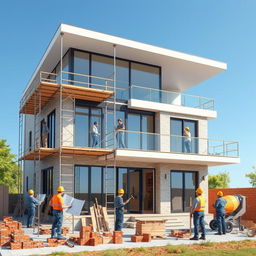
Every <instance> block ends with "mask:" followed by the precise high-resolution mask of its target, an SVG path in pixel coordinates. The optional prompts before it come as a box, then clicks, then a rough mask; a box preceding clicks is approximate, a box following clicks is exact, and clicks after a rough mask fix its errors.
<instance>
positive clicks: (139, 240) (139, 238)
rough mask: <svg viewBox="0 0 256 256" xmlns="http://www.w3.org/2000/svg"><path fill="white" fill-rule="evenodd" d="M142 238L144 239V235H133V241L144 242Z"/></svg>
mask: <svg viewBox="0 0 256 256" xmlns="http://www.w3.org/2000/svg"><path fill="white" fill-rule="evenodd" d="M142 240H143V236H132V237H131V241H132V242H135V243H138V242H142Z"/></svg>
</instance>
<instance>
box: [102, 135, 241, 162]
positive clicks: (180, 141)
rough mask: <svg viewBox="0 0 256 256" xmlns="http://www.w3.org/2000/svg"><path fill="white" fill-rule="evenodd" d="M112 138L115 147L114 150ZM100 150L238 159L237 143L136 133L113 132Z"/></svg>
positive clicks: (105, 139) (103, 142) (105, 138)
mask: <svg viewBox="0 0 256 256" xmlns="http://www.w3.org/2000/svg"><path fill="white" fill-rule="evenodd" d="M114 136H115V138H116V147H115V148H114V142H113V141H114ZM100 145H101V147H102V148H111V149H130V150H142V151H158V152H169V153H184V154H196V155H205V156H220V157H239V143H238V142H237V141H225V140H217V139H209V138H198V137H190V138H188V137H186V136H179V135H172V134H171V135H169V134H159V133H148V132H138V131H130V130H122V131H113V132H109V133H108V134H106V135H105V137H104V138H103V139H102V140H101V144H100Z"/></svg>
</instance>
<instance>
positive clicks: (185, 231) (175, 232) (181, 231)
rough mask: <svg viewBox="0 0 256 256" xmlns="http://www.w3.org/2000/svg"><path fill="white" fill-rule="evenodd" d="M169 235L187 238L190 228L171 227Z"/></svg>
mask: <svg viewBox="0 0 256 256" xmlns="http://www.w3.org/2000/svg"><path fill="white" fill-rule="evenodd" d="M170 237H176V238H177V239H178V238H189V237H190V230H189V229H173V230H171V233H170Z"/></svg>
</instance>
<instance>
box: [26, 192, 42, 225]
mask: <svg viewBox="0 0 256 256" xmlns="http://www.w3.org/2000/svg"><path fill="white" fill-rule="evenodd" d="M28 194H29V197H28V198H27V212H28V220H27V227H28V228H32V227H33V223H34V218H35V213H36V206H37V205H39V201H38V200H37V199H36V198H35V197H34V194H35V193H34V190H33V189H29V190H28Z"/></svg>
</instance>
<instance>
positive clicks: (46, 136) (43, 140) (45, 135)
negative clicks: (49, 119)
mask: <svg viewBox="0 0 256 256" xmlns="http://www.w3.org/2000/svg"><path fill="white" fill-rule="evenodd" d="M42 144H43V147H44V148H48V133H46V134H43V135H42Z"/></svg>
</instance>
